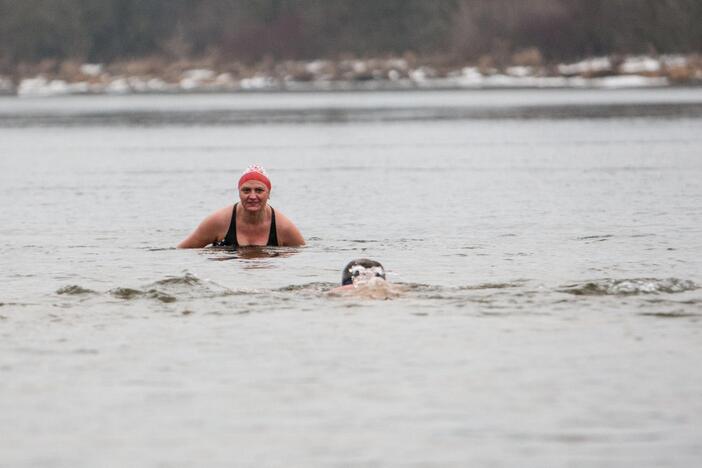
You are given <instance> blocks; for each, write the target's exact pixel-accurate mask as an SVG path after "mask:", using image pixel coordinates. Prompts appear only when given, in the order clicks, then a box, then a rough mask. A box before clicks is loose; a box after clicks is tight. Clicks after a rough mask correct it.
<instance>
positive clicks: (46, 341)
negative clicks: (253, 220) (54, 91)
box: [0, 89, 702, 468]
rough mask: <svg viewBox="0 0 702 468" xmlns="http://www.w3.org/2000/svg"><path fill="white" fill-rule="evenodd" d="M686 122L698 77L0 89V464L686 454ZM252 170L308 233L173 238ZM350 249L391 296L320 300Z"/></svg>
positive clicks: (689, 330)
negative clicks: (32, 95)
mask: <svg viewBox="0 0 702 468" xmlns="http://www.w3.org/2000/svg"><path fill="white" fill-rule="evenodd" d="M700 130H702V89H649V90H500V91H437V92H415V93H412V92H389V93H381V92H376V93H318V94H316V93H299V94H275V93H271V94H264V93H262V94H255V93H254V94H241V95H215V94H213V95H171V96H103V97H98V96H82V97H80V96H73V97H56V98H44V99H19V98H11V97H4V98H0V203H1V206H2V210H1V211H0V258H1V259H2V268H1V269H0V280H1V283H0V377H1V378H0V434H1V436H0V466H2V467H72V468H73V467H95V466H101V467H123V466H130V467H200V466H208V467H218V466H221V467H224V466H227V467H229V466H247V467H248V466H251V467H262V466H286V467H288V466H293V467H317V466H319V467H327V466H337V467H387V466H389V467H393V466H395V467H424V466H427V467H428V466H437V467H466V466H488V467H544V466H571V467H614V466H616V467H637V468H640V467H654V466H655V467H658V466H668V467H690V466H695V465H696V464H698V463H699V462H700V460H702V366H701V365H700V355H701V353H702V320H701V319H702V289H700V285H702V259H701V257H702V255H701V254H702V183H701V182H700V181H701V180H702V132H700ZM252 163H260V164H262V165H263V166H264V167H266V168H267V169H268V172H269V174H270V176H271V179H272V182H273V191H272V198H271V204H272V206H274V207H275V208H276V209H277V210H279V211H281V212H283V213H285V214H286V215H287V216H288V217H289V218H291V219H292V220H293V221H294V222H295V223H296V224H297V226H298V227H299V228H300V230H301V231H302V233H303V235H304V236H305V238H306V239H307V246H305V247H303V248H298V249H285V248H280V249H261V250H256V251H240V252H231V251H224V250H212V249H203V250H178V249H174V248H173V247H174V246H175V245H176V244H177V243H178V242H179V241H180V240H181V239H182V238H184V237H185V236H186V235H187V234H188V233H189V231H190V230H192V229H193V228H194V227H195V226H196V225H197V224H198V223H199V222H200V221H201V220H202V219H203V218H204V217H205V216H206V215H207V214H209V213H210V212H212V211H213V210H215V209H217V208H220V207H222V206H226V205H227V204H230V203H231V202H232V201H233V200H234V197H235V196H236V192H235V183H236V180H237V179H238V175H239V173H240V172H241V171H242V170H243V169H244V168H245V167H246V166H248V165H249V164H252ZM357 257H370V258H374V259H377V260H379V261H381V262H382V263H383V264H384V265H385V267H386V269H387V271H388V279H389V280H390V281H391V282H392V283H393V284H394V285H395V286H394V287H395V288H396V289H397V290H399V291H400V293H399V295H398V296H397V297H395V296H394V295H388V296H387V299H386V300H382V299H371V298H368V297H366V296H364V295H360V294H356V295H354V294H350V295H337V294H333V293H332V294H330V293H329V290H330V289H332V288H333V287H334V286H336V285H337V284H338V283H339V280H340V277H341V269H342V267H343V266H344V265H345V264H346V263H347V262H348V261H349V260H351V259H353V258H357ZM381 296H382V294H381Z"/></svg>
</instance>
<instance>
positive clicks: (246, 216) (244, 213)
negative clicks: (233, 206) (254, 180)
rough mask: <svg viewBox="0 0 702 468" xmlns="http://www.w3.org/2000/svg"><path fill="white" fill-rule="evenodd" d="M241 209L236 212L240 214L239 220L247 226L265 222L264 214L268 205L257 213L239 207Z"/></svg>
mask: <svg viewBox="0 0 702 468" xmlns="http://www.w3.org/2000/svg"><path fill="white" fill-rule="evenodd" d="M240 206H241V209H240V210H238V211H239V213H241V216H240V218H239V219H241V220H242V221H244V222H246V223H247V224H261V223H263V222H264V221H265V220H266V213H267V212H268V204H266V205H264V207H263V209H262V210H258V211H248V210H247V209H246V208H244V206H243V205H241V204H240Z"/></svg>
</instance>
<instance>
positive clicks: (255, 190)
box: [239, 180, 270, 211]
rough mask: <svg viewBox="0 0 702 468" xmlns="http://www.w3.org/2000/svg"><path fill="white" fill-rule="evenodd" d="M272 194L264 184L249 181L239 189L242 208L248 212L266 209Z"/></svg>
mask: <svg viewBox="0 0 702 468" xmlns="http://www.w3.org/2000/svg"><path fill="white" fill-rule="evenodd" d="M269 196H270V192H269V191H268V187H266V184H264V183H263V182H260V181H258V180H248V181H246V182H244V183H243V184H242V186H241V187H239V200H241V206H243V207H244V209H245V210H247V211H259V210H262V209H264V208H265V207H266V203H268V197H269Z"/></svg>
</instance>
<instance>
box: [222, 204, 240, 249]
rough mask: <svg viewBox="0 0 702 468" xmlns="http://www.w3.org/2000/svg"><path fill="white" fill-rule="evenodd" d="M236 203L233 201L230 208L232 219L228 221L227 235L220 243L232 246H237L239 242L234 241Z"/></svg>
mask: <svg viewBox="0 0 702 468" xmlns="http://www.w3.org/2000/svg"><path fill="white" fill-rule="evenodd" d="M236 205H238V203H234V208H233V209H232V220H231V222H230V223H229V230H228V231H227V235H226V236H224V240H223V241H222V245H231V246H233V247H238V246H239V243H238V242H237V241H236Z"/></svg>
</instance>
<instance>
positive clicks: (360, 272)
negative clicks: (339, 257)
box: [341, 258, 385, 286]
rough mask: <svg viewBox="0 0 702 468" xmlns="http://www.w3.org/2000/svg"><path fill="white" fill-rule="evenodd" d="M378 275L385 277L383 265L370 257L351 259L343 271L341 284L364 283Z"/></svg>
mask: <svg viewBox="0 0 702 468" xmlns="http://www.w3.org/2000/svg"><path fill="white" fill-rule="evenodd" d="M376 277H377V278H382V279H385V269H384V268H383V265H381V264H380V262H376V261H375V260H370V259H368V258H357V259H356V260H351V261H350V262H349V264H348V265H346V267H344V271H342V272H341V285H342V286H346V285H348V284H358V283H363V282H366V281H368V280H370V279H371V278H376Z"/></svg>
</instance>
